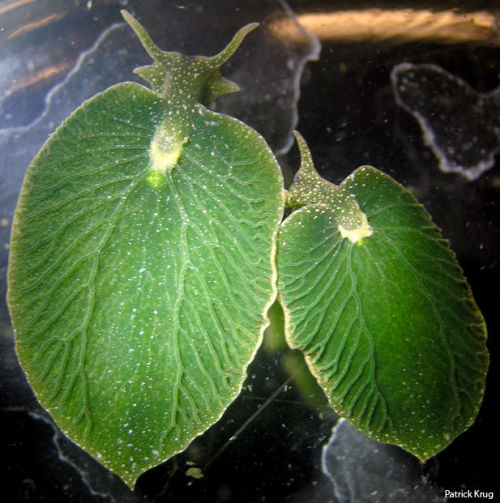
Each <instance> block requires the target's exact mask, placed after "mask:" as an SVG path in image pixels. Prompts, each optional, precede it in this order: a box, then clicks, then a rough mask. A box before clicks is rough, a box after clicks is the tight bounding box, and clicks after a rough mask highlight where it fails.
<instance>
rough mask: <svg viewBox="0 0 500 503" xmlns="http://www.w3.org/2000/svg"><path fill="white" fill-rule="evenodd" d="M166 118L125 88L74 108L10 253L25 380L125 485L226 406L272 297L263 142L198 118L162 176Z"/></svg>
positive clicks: (29, 191)
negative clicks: (162, 134) (162, 132)
mask: <svg viewBox="0 0 500 503" xmlns="http://www.w3.org/2000/svg"><path fill="white" fill-rule="evenodd" d="M165 117H167V119H165ZM168 117H169V108H168V102H167V100H165V99H163V98H161V97H159V96H158V95H157V94H155V93H153V92H152V91H150V90H148V89H146V88H144V87H143V86H140V85H138V84H132V83H124V84H119V85H117V86H115V87H113V88H110V89H108V90H107V91H105V92H104V93H101V94H99V95H97V96H96V97H94V98H93V99H91V100H89V101H88V102H87V103H85V104H84V105H82V107H80V108H79V109H78V110H77V111H75V112H74V113H73V114H72V115H71V116H70V117H69V118H68V119H67V120H66V121H65V122H64V123H63V125H62V126H61V127H60V128H59V129H58V130H57V131H56V133H55V134H54V135H53V136H52V137H51V138H50V140H49V141H48V142H47V143H46V145H45V146H44V147H43V149H42V150H41V152H40V153H39V155H38V156H37V158H35V160H34V161H33V163H32V165H31V166H30V169H29V171H28V174H27V176H26V179H25V182H24V186H23V189H22V194H21V196H20V200H19V203H18V208H17V210H16V216H15V225H14V229H13V235H12V243H11V256H10V271H9V296H8V297H9V306H10V310H11V315H12V320H13V325H14V328H15V333H16V341H17V351H18V356H19V359H20V362H21V364H22V366H23V368H24V370H25V372H26V374H27V375H28V378H29V381H30V383H31V385H32V387H33V388H34V390H35V391H36V393H37V396H38V398H39V400H40V402H41V403H42V405H44V406H45V407H46V408H47V409H48V410H49V411H50V413H51V414H52V415H53V416H54V418H55V419H56V420H57V422H58V424H59V426H60V427H61V429H62V430H63V431H64V432H65V433H66V434H67V435H68V436H69V437H70V438H71V439H72V440H74V441H76V442H77V443H78V444H79V445H81V446H82V447H84V448H85V449H86V450H87V451H89V452H90V453H91V454H92V455H93V456H95V457H96V458H97V459H99V460H100V461H101V462H102V463H103V464H105V465H106V466H107V467H108V468H110V469H112V470H113V471H115V472H116V473H118V474H119V475H120V476H121V477H122V478H123V479H124V480H125V481H126V482H127V483H128V484H129V485H131V486H132V485H133V483H134V482H135V480H136V478H137V477H138V476H139V475H140V473H142V472H143V471H144V470H145V469H147V468H149V467H151V466H154V465H156V464H158V463H159V462H161V461H163V460H165V459H167V458H168V457H170V456H172V455H173V454H174V453H176V452H179V451H181V450H183V449H184V448H185V447H186V446H187V445H188V443H189V442H190V441H191V440H192V439H193V438H194V437H195V436H197V435H198V434H200V433H201V432H203V431H204V430H206V429H207V428H208V426H210V425H211V424H213V423H214V422H215V421H216V420H217V419H218V418H219V417H220V416H221V414H222V412H223V411H224V410H225V408H226V407H227V406H228V405H229V403H231V401H232V400H233V399H234V398H235V397H236V395H237V394H238V392H239V390H240V388H241V385H242V382H243V379H244V377H245V371H246V367H247V365H248V363H249V361H250V360H251V359H252V358H253V355H254V353H255V351H256V349H257V347H258V345H259V343H260V340H261V335H262V332H263V329H264V327H265V326H266V324H267V320H266V318H265V313H266V310H267V307H268V306H269V305H270V303H271V302H272V300H273V298H274V297H275V293H276V292H275V285H274V277H275V270H274V262H273V261H274V248H275V237H276V233H277V228H278V225H279V222H280V219H281V216H282V208H283V189H282V181H281V175H280V170H279V166H278V165H277V163H276V161H275V159H274V157H273V156H272V154H271V152H270V151H269V149H268V147H267V146H266V144H265V142H264V140H263V139H262V138H261V137H260V136H259V135H258V134H257V133H255V132H254V131H253V130H251V129H250V128H248V127H247V126H245V125H244V124H242V123H240V122H238V121H236V120H235V119H232V118H229V117H227V116H223V115H219V114H215V113H213V112H210V111H208V110H207V109H205V107H203V106H202V105H196V106H195V113H194V114H191V115H190V116H189V120H190V124H189V127H188V128H187V129H188V130H189V136H188V137H186V138H183V139H182V144H181V145H180V146H179V145H176V148H177V147H178V149H177V150H178V151H177V153H176V155H175V159H171V158H170V160H168V159H167V160H168V163H167V164H165V169H164V170H163V171H162V170H161V167H162V165H161V161H165V159H163V158H162V152H161V151H160V152H158V149H157V148H156V147H158V145H156V144H155V134H156V135H157V134H158V131H160V130H161V128H162V127H164V126H165V124H166V125H167V126H168V124H169V122H168ZM176 120H178V116H176ZM167 146H168V145H167ZM174 146H175V145H174ZM160 147H161V148H163V147H165V145H163V146H162V145H160ZM161 148H160V150H161ZM155 149H156V150H155ZM164 150H165V149H164ZM158 163H160V165H159V164H158ZM169 163H170V164H169ZM155 175H157V177H156V178H155Z"/></svg>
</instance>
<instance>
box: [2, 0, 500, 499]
mask: <svg viewBox="0 0 500 503" xmlns="http://www.w3.org/2000/svg"><path fill="white" fill-rule="evenodd" d="M17 4H19V5H17ZM90 4H92V5H90ZM89 7H90V8H89ZM121 8H127V9H128V10H129V11H131V12H132V13H133V14H135V15H136V16H137V17H138V19H139V20H140V21H141V22H143V23H144V25H145V26H146V27H147V28H148V30H150V34H151V35H152V37H153V39H154V40H155V41H156V42H157V43H158V45H159V46H160V47H162V48H164V49H166V50H179V51H181V52H186V53H189V54H192V53H202V54H206V55H211V54H215V53H216V52H218V51H219V50H220V49H222V48H223V47H224V46H225V44H226V43H227V41H228V40H229V39H230V38H231V36H232V35H233V34H234V33H235V32H236V30H237V29H238V28H240V27H241V26H242V25H243V24H246V23H248V22H251V21H259V22H261V23H262V26H261V28H260V29H259V30H258V31H257V32H255V33H253V34H251V35H250V36H249V38H248V40H247V41H245V43H244V44H243V46H242V47H241V49H240V52H238V54H237V55H236V56H235V58H234V59H233V60H231V62H230V63H229V64H228V65H227V68H226V70H225V74H226V75H227V76H229V77H230V78H232V79H233V80H235V81H237V82H238V83H239V84H240V86H241V87H242V93H238V94H236V95H234V96H230V97H225V98H223V99H221V100H219V102H218V103H217V104H216V107H215V108H216V109H217V110H220V111H224V112H226V113H231V114H233V115H235V116H237V117H239V118H241V119H243V120H245V121H247V122H248V123H249V124H251V125H252V126H253V127H255V128H256V129H257V130H258V131H259V132H261V133H262V134H263V135H264V136H265V137H266V139H267V140H268V142H269V143H270V145H271V146H272V147H273V149H274V150H275V151H279V152H282V156H281V157H280V160H281V163H282V166H283V169H284V174H285V178H286V180H287V181H288V182H289V181H290V180H291V177H292V176H293V172H294V171H295V170H296V169H297V167H298V154H297V151H296V148H295V147H291V148H290V145H291V143H292V142H291V130H292V128H293V127H297V128H298V129H299V130H300V131H301V133H302V134H303V135H304V136H305V138H306V139H307V141H308V143H309V145H310V148H311V151H312V154H313V157H314V159H315V163H316V166H317V168H318V170H319V171H320V173H321V174H322V175H323V176H325V177H326V178H327V179H329V180H331V181H332V182H334V183H338V182H340V181H341V180H342V179H343V178H344V177H345V176H347V175H348V174H350V173H351V172H352V171H353V170H354V169H355V168H356V167H358V166H360V165H362V164H371V165H374V166H376V167H377V168H379V169H381V170H383V171H385V172H386V173H388V174H390V175H391V176H393V177H394V178H395V179H396V180H398V181H399V182H400V183H402V184H404V185H405V186H407V187H409V188H410V189H411V190H412V191H413V192H414V194H415V195H416V196H417V197H418V199H419V200H420V202H422V203H423V204H424V206H425V207H426V208H427V210H428V211H429V212H430V213H431V215H432V216H433V219H434V221H435V222H436V223H437V225H438V226H440V227H441V228H442V230H443V234H444V235H445V237H446V238H448V239H449V240H450V242H451V246H452V248H453V249H454V250H455V252H456V254H457V258H458V260H459V262H460V264H461V266H462V267H463V269H464V272H465V274H466V276H467V278H468V280H469V282H470V284H471V287H472V290H473V292H474V295H475V298H476V301H477V303H478V305H479V307H480V308H481V310H482V312H483V314H484V316H485V318H486V322H487V325H488V331H489V341H488V345H489V349H490V352H491V357H492V364H491V368H490V372H489V375H488V384H487V390H486V396H485V399H484V403H483V406H482V408H481V411H480V414H479V417H478V419H477V421H476V423H475V424H474V425H473V426H472V427H471V428H470V429H469V430H468V431H467V432H466V433H464V434H463V435H461V436H460V437H459V438H458V439H457V440H455V442H453V444H452V445H451V446H450V447H448V448H447V449H446V450H445V451H444V452H442V453H441V454H439V455H438V456H436V458H435V459H433V460H431V461H430V462H429V463H427V464H426V465H425V466H423V467H421V468H419V473H418V475H417V476H418V477H419V481H420V482H421V481H425V482H426V483H428V484H430V485H431V486H432V487H434V488H435V490H436V494H437V495H438V496H436V501H438V500H439V495H440V494H443V490H444V489H445V488H446V489H450V490H458V489H480V490H483V491H488V490H494V489H495V485H496V477H497V469H496V463H495V461H494V460H495V459H496V456H495V455H496V447H495V446H496V443H497V442H498V435H497V424H498V422H499V417H498V413H497V412H496V411H495V410H494V409H495V407H494V406H493V402H494V399H495V398H496V396H497V383H498V366H497V361H496V355H498V342H497V340H496V336H497V334H498V320H499V315H498V305H499V300H500V295H499V293H500V292H499V284H500V282H499V279H500V278H499V271H500V261H499V256H500V254H499V252H498V250H499V248H500V226H499V216H500V212H499V209H498V200H499V197H498V196H499V191H500V173H499V171H498V162H497V164H496V165H495V166H494V167H492V168H491V169H490V170H489V171H487V172H485V173H484V174H483V175H482V176H481V177H480V178H478V179H477V180H475V181H469V180H467V179H466V178H465V177H463V176H462V175H460V174H449V173H443V172H441V171H440V170H439V167H438V164H439V163H438V160H437V159H436V157H435V155H434V154H433V153H432V151H431V150H430V149H429V148H428V147H427V146H426V145H425V144H424V141H423V139H422V134H421V130H420V127H419V125H418V123H417V122H416V121H415V119H414V118H413V117H412V116H411V115H410V114H409V113H407V112H406V111H405V110H403V109H402V108H401V107H400V106H398V104H397V103H396V101H395V97H394V92H393V89H392V87H391V81H390V73H391V70H392V68H393V67H394V66H395V65H397V64H399V63H401V62H404V61H407V62H412V63H432V64H435V65H439V66H440V67H441V68H443V69H444V70H446V71H447V72H449V73H450V74H452V75H454V76H456V77H459V78H461V79H463V80H464V81H466V82H467V83H468V84H469V85H470V86H471V87H472V88H473V89H474V90H476V91H478V92H482V93H489V92H491V91H493V90H494V89H496V88H498V87H499V76H500V35H499V33H498V26H497V27H496V29H495V27H493V26H492V27H491V28H490V29H489V30H488V29H484V30H475V31H474V30H472V32H471V33H470V34H469V35H467V36H465V35H463V34H464V31H465V28H464V26H461V25H460V24H458V25H457V26H455V32H456V33H462V35H463V36H462V37H459V36H457V37H455V38H453V37H452V36H450V37H444V36H442V33H443V29H444V28H441V29H436V30H435V32H434V33H433V34H431V35H429V33H428V32H426V33H424V34H419V31H418V27H417V28H416V29H413V28H412V29H410V27H409V26H405V25H404V24H402V25H401V26H399V25H398V24H397V19H396V21H394V18H391V19H392V21H390V22H389V21H387V19H386V20H385V21H384V18H383V16H380V15H378V14H377V15H375V14H374V17H373V19H374V21H373V23H374V24H375V26H373V27H372V28H373V29H372V30H367V28H366V26H365V25H361V24H360V26H359V27H358V28H357V29H354V31H353V33H354V35H342V33H343V32H342V33H336V32H335V30H333V29H332V30H331V32H330V34H329V35H328V36H326V37H325V36H323V37H322V39H321V40H320V42H321V55H320V58H319V60H318V61H310V62H308V63H307V64H305V63H306V61H307V60H308V59H313V58H314V56H315V55H317V53H318V46H317V42H315V41H314V37H312V36H311V35H314V30H315V28H314V25H310V24H309V25H307V23H306V20H307V19H309V20H310V19H311V18H310V17H309V18H308V17H307V15H309V16H310V15H311V14H321V13H323V14H324V13H330V14H333V15H335V14H336V13H337V14H338V13H340V12H342V11H345V10H349V11H355V12H357V13H367V12H372V13H373V11H370V9H374V8H378V9H380V12H382V13H384V12H385V13H389V12H391V11H400V10H401V9H412V12H414V13H415V17H416V16H417V14H418V13H419V12H422V11H424V10H426V9H427V10H429V11H430V12H431V13H434V14H437V13H439V12H451V13H454V14H456V15H467V14H468V13H471V12H476V13H477V12H483V13H490V14H495V11H496V14H497V15H498V13H499V12H500V6H499V5H498V4H497V2H494V1H482V2H481V1H468V2H454V1H440V2H402V1H401V2H389V1H385V2H381V1H378V2H377V1H376V2H366V1H365V2H363V1H343V2H342V1H306V0H294V1H289V2H288V5H286V4H284V3H283V2H280V1H277V0H276V1H273V0H260V1H254V2H244V1H241V2H240V1H232V2H224V1H217V0H212V1H201V0H200V1H195V0H190V1H186V2H182V1H179V2H171V1H160V0H155V1H143V2H141V1H117V0H109V1H95V2H81V1H72V2H67V1H64V2H63V1H57V0H56V1H48V0H46V1H39V2H32V3H22V2H7V1H3V2H0V28H1V30H0V68H1V69H2V71H1V72H0V296H1V298H0V417H1V421H2V423H1V424H2V428H1V430H0V431H1V434H0V437H1V438H0V463H1V464H0V468H1V473H2V474H3V475H4V477H5V479H4V482H3V485H2V489H3V491H4V493H5V494H7V495H8V497H7V499H6V501H13V502H17V501H19V502H21V501H37V502H38V501H47V502H49V501H50V502H57V501H68V502H73V501H74V502H86V501H88V502H98V501H116V502H135V501H155V502H156V501H158V502H160V501H190V502H216V501H220V502H230V501H231V502H232V501H234V502H260V501H269V502H281V501H283V502H285V501H286V502H302V501H303V502H313V501H314V502H316V501H317V502H337V501H350V500H349V496H345V497H344V496H343V495H341V494H339V493H338V491H337V492H335V491H334V489H333V486H332V484H331V482H332V481H331V479H329V477H328V476H327V475H326V474H325V470H324V466H322V448H323V446H324V445H325V444H326V443H327V441H328V438H329V436H330V434H331V429H332V426H333V424H334V422H335V417H334V415H333V414H332V413H331V412H330V410H329V408H328V407H327V406H326V404H325V401H324V399H323V398H322V396H321V393H320V392H318V390H317V389H316V388H315V387H314V383H311V382H310V381H308V380H307V374H303V373H301V370H300V369H301V368H302V365H303V364H302V362H301V360H300V357H299V356H297V355H296V354H294V353H292V352H290V351H289V350H287V349H286V347H284V346H283V341H282V340H281V339H280V336H279V334H277V335H276V334H274V335H273V334H268V336H267V337H266V340H265V343H264V345H263V347H262V348H261V350H260V351H259V353H258V355H257V358H256V360H255V361H254V362H253V363H252V365H251V366H250V368H249V372H248V374H249V377H248V380H247V382H246V384H245V386H244V389H243V392H242V394H241V396H240V397H239V398H238V399H237V401H236V402H235V403H234V404H232V405H231V406H230V407H229V408H228V410H227V411H226V414H225V415H224V417H223V418H222V419H221V420H220V421H219V422H218V423H217V424H216V425H214V426H213V427H212V428H211V429H210V430H209V431H208V432H207V433H206V434H204V435H203V436H202V437H200V438H199V439H197V440H196V441H195V442H193V444H192V446H191V447H190V448H189V449H188V450H187V451H186V452H185V453H182V454H180V455H179V456H176V457H175V458H174V459H172V460H170V461H168V462H167V463H164V464H163V465H161V466H159V467H157V468H154V469H152V470H150V471H149V472H147V473H145V474H144V475H143V476H142V477H141V478H140V479H139V481H138V483H137V486H136V490H135V491H134V492H131V491H130V490H129V489H128V488H127V487H126V486H125V485H124V484H123V482H121V481H120V480H119V479H118V478H117V477H116V476H114V475H112V474H110V473H109V472H108V471H107V470H105V469H104V468H102V467H101V466H100V465H99V464H98V463H96V462H95V461H94V460H93V459H92V458H90V457H89V456H87V455H86V454H85V453H84V452H82V451H81V450H80V449H79V448H77V447H76V446H74V445H73V444H71V443H70V442H69V441H68V440H67V439H65V438H64V437H63V436H62V435H61V434H60V433H59V432H58V430H57V429H56V427H55V426H54V424H53V422H52V421H51V419H50V417H49V416H48V415H47V414H46V413H45V412H44V411H43V410H42V409H41V408H40V407H39V405H38V404H37V402H36V399H35V397H34V395H33V394H32V392H31V389H30V388H29V386H28V384H27V383H26V380H25V378H24V374H23V373H22V370H21V369H20V367H19V365H18V363H17V360H16V357H15V352H14V343H13V334H12V329H11V327H10V322H9V318H8V312H7V307H6V304H5V300H4V299H5V293H6V270H7V263H8V241H9V232H10V225H11V222H12V216H13V211H14V208H15V202H16V199H17V194H18V191H19V188H20V184H21V181H22V177H23V175H24V172H25V170H26V168H27V166H28V164H29V162H30V160H31V159H32V157H33V156H34V155H35V154H36V152H37V151H38V149H39V148H40V146H41V145H42V143H43V142H44V141H45V140H46V138H47V135H48V134H49V133H50V131H52V130H53V129H54V128H55V127H56V126H57V125H58V124H59V123H60V122H61V120H62V119H64V117H65V116H67V115H68V114H69V113H70V112H71V111H72V110H73V109H74V108H76V107H77V106H78V105H79V104H80V103H81V102H82V101H83V100H84V99H86V98H88V97H90V96H92V95H93V94H95V93H96V92H99V91H100V90H103V89H105V88H106V87H108V86H109V85H111V84H113V83H115V82H119V81H122V80H132V79H135V77H134V76H133V75H132V74H131V70H132V69H133V68H134V67H136V66H140V65H143V64H146V63H147V62H148V58H147V56H146V55H145V54H144V52H143V50H142V48H141V47H140V45H139V43H138V42H137V41H136V39H135V38H134V36H133V35H132V34H131V33H130V32H129V30H128V29H127V28H124V27H121V26H117V27H113V23H119V22H121V17H120V15H119V10H120V9H121ZM294 16H297V19H296V20H295V18H294ZM283 19H284V20H286V21H287V23H288V25H287V26H290V27H291V30H292V31H291V33H292V34H293V36H292V37H291V38H290V37H288V38H287V37H285V36H282V35H279V34H278V35H276V34H275V33H274V32H273V31H272V28H273V26H275V24H273V23H276V22H277V21H282V20H283ZM301 19H302V20H303V22H304V25H305V26H306V27H308V28H309V32H310V33H311V35H307V34H306V33H303V32H301V29H300V27H299V26H297V25H296V24H295V22H296V21H297V20H298V21H299V22H300V21H301ZM353 19H356V18H353ZM308 22H310V21H308ZM384 22H385V23H389V24H387V25H386V26H387V30H389V28H390V30H391V33H392V35H391V36H387V37H383V36H380V35H379V33H380V32H383V31H384ZM465 24H467V22H465ZM469 24H470V23H469ZM110 27H111V28H110ZM353 27H354V28H356V26H355V21H353ZM105 30H108V31H105ZM451 31H452V32H453V30H451ZM273 33H274V35H273ZM351 33H352V32H351ZM394 33H395V34H394ZM318 34H319V32H318ZM99 37H102V38H99ZM304 65H305V66H304ZM299 98H300V99H299ZM497 103H498V102H497ZM462 106H463V107H467V106H468V104H467V103H463V104H462ZM492 113H496V114H497V116H500V106H499V107H498V108H496V109H493V110H492ZM449 120H450V121H452V122H453V121H454V120H458V118H454V117H450V118H449ZM470 128H471V133H470V134H471V135H473V134H474V128H475V124H470ZM499 141H500V140H499ZM499 146H500V145H499ZM276 316H278V317H279V312H277V313H276ZM301 378H303V379H301ZM352 455H353V458H356V456H358V455H359V456H361V458H360V459H362V453H361V454H360V453H355V452H354V451H352ZM326 457H327V452H326V451H325V453H324V455H323V461H324V460H325V459H326ZM356 459H357V458H356ZM324 462H325V461H324ZM191 463H193V465H191ZM401 463H402V465H403V466H406V464H408V466H410V465H411V461H408V460H407V458H404V459H403V460H402V461H401ZM361 464H362V462H361V461H360V466H361ZM190 466H197V467H200V468H201V469H202V471H203V475H204V476H203V478H202V479H200V480H197V479H193V478H192V477H189V476H187V475H186V470H187V469H188V468H189V467H190ZM412 466H413V465H412ZM341 476H342V475H341V474H340V472H339V475H338V477H341ZM364 476H365V477H370V474H369V473H365V474H364ZM334 482H335V481H334ZM337 482H338V481H337ZM402 487H403V482H401V481H398V480H395V481H394V480H391V481H389V482H386V483H384V481H381V487H380V494H379V496H378V497H379V499H378V501H395V502H396V501H410V500H411V501H417V502H418V501H422V502H427V501H430V500H429V496H428V495H427V496H419V495H418V494H419V493H417V492H415V493H414V494H413V496H411V494H410V493H408V488H407V487H406V486H405V491H406V492H405V491H402V490H401V488H402ZM398 490H399V493H398ZM384 494H385V495H386V496H384ZM388 494H390V497H389V496H387V495H388ZM398 494H399V496H398ZM343 498H344V499H343ZM358 498H359V497H358ZM398 498H399V499H398ZM411 498H413V499H411ZM419 498H421V499H419ZM351 500H352V498H351ZM352 501H370V502H371V501H377V496H376V495H373V494H371V495H370V494H365V495H364V496H362V498H361V499H356V500H352ZM433 501H434V500H433Z"/></svg>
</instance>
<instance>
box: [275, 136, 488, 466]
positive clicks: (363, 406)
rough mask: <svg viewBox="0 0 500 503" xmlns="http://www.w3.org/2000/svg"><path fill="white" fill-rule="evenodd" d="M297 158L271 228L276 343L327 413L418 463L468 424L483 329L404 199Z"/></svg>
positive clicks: (477, 390)
mask: <svg viewBox="0 0 500 503" xmlns="http://www.w3.org/2000/svg"><path fill="white" fill-rule="evenodd" d="M298 141H299V145H300V148H301V151H302V156H303V162H302V166H301V169H300V171H299V173H298V178H297V180H296V182H295V184H294V185H292V188H291V191H290V194H289V203H290V205H291V206H292V207H295V208H299V207H300V206H302V205H305V206H303V207H301V208H300V209H298V210H297V211H295V212H294V213H292V214H291V215H290V216H289V217H288V218H287V219H286V221H285V222H284V224H283V225H282V229H281V231H280V235H279V241H278V288H279V292H280V297H281V302H282V305H283V307H284V311H285V320H286V322H285V323H286V327H285V331H286V335H287V338H288V341H289V343H290V345H291V346H292V347H295V348H298V349H301V350H302V351H304V353H305V354H306V359H307V362H308V364H309V367H310V369H311V371H312V372H313V373H314V374H315V375H316V376H317V378H318V381H319V382H320V384H321V385H322V387H323V388H324V390H325V392H326V394H327V396H328V398H329V400H330V402H331V404H332V406H333V407H334V408H335V409H336V410H337V412H338V413H340V414H341V415H342V416H344V417H346V418H348V419H349V420H350V421H351V422H352V423H353V424H354V425H356V426H357V427H358V428H359V429H360V430H362V431H364V432H366V433H368V434H369V435H370V436H371V437H373V438H375V439H377V440H381V441H383V442H389V443H394V444H397V445H400V446H402V447H404V448H405V449H406V450H408V451H410V452H411V453H413V454H415V455H416V456H417V457H418V458H420V459H421V460H425V459H427V458H429V457H430V456H432V455H434V454H436V453H437V452H439V451H440V450H442V449H444V448H445V447H446V446H447V445H448V444H449V443H450V442H451V441H452V440H453V439H454V438H455V437H456V436H457V435H459V434H460V433H461V432H463V431H464V430H465V429H466V428H467V427H468V426H469V425H470V424H471V423H472V422H473V420H474V418H475V416H476V414H477V411H478V408H479V405H480V403H481V399H482V395H483V388H484V384H485V374H486V370H487V366H488V354H487V351H486V344H485V343H486V329H485V325H484V321H483V318H482V316H481V313H480V312H479V310H478V308H477V306H476V304H475V302H474V300H473V298H472V295H471V291H470V288H469V286H468V285H467V283H466V281H465V279H464V277H463V274H462V271H461V270H460V268H459V266H458V264H457V262H456V260H455V257H454V255H453V254H452V252H451V251H450V249H449V248H448V243H447V242H446V241H445V240H444V239H443V238H442V236H441V234H440V232H439V230H438V229H437V227H436V226H435V225H434V224H433V223H432V222H431V220H430V218H429V216H428V214H427V213H426V211H425V210H424V208H423V207H422V206H421V205H419V204H418V203H417V202H416V201H415V199H414V198H413V196H412V195H411V194H410V193H409V192H408V191H406V190H405V189H404V188H402V187H401V186H400V185H398V184H397V183H396V182H395V181H394V180H392V179H391V178H390V177H388V176H387V175H384V174H382V173H381V172H379V171H377V170H376V169H374V168H372V167H368V166H365V167H362V168H359V169H357V170H356V171H355V172H354V173H353V174H352V175H351V176H349V177H348V178H347V179H346V180H345V181H344V182H343V183H342V184H341V185H340V186H338V187H336V186H334V185H332V184H330V183H328V182H327V181H326V180H323V179H321V178H320V177H319V175H318V174H317V173H316V171H315V170H314V167H313V165H312V161H311V159H310V154H309V152H308V150H307V147H306V145H305V143H304V141H303V140H302V139H301V138H300V137H298Z"/></svg>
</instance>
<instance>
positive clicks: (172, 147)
mask: <svg viewBox="0 0 500 503" xmlns="http://www.w3.org/2000/svg"><path fill="white" fill-rule="evenodd" d="M169 126H170V127H168V126H167V125H166V124H161V125H160V126H159V127H158V129H157V130H156V132H155V135H154V136H153V139H152V140H151V145H150V147H149V158H150V159H151V165H150V170H151V171H155V172H157V173H167V171H170V170H171V169H172V168H173V167H174V166H175V165H176V164H177V162H178V160H179V157H180V156H181V153H182V150H183V148H184V144H185V143H186V141H187V138H186V137H185V136H184V135H183V134H182V133H180V132H179V131H176V128H175V127H171V125H169Z"/></svg>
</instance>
